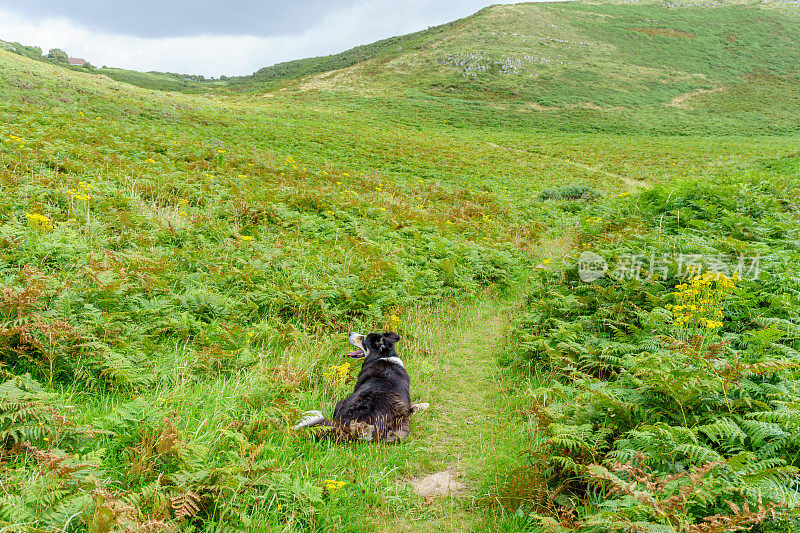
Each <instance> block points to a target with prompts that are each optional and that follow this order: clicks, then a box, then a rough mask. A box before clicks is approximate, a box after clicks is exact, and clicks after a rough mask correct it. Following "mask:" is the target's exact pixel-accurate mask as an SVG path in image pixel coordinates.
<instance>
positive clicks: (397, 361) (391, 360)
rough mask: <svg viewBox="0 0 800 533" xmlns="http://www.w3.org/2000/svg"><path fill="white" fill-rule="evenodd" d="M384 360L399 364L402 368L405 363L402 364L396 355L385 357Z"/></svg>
mask: <svg viewBox="0 0 800 533" xmlns="http://www.w3.org/2000/svg"><path fill="white" fill-rule="evenodd" d="M384 361H386V362H387V363H392V364H395V365H400V366H402V367H403V368H405V367H406V365H404V364H403V361H402V360H401V359H400V358H399V357H397V356H394V357H387V358H386V359H384Z"/></svg>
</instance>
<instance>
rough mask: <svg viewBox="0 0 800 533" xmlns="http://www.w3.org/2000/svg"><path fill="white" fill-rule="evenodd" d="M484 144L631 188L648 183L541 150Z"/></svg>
mask: <svg viewBox="0 0 800 533" xmlns="http://www.w3.org/2000/svg"><path fill="white" fill-rule="evenodd" d="M486 144H488V145H489V146H491V147H492V148H498V149H500V150H506V151H509V152H515V153H518V154H523V155H527V156H536V157H545V158H547V159H552V160H554V161H559V162H561V163H565V164H567V165H572V166H573V167H576V168H580V169H582V170H585V171H587V172H593V173H595V174H601V175H603V176H606V177H608V178H613V179H615V180H619V181H622V182H623V183H625V184H626V185H627V186H629V187H631V188H640V187H647V186H648V184H647V183H646V182H645V181H642V180H637V179H633V178H628V177H626V176H622V175H620V174H615V173H614V172H608V171H607V170H603V169H601V168H600V167H599V166H591V165H585V164H583V163H578V162H577V161H572V160H571V159H564V158H562V157H556V156H553V155H548V154H545V153H543V152H536V151H532V150H520V149H519V148H508V147H506V146H500V145H499V144H495V143H493V142H489V141H486Z"/></svg>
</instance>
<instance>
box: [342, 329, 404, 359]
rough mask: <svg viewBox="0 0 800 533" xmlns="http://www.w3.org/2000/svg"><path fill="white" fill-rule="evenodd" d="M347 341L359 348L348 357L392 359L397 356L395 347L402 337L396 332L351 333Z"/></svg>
mask: <svg viewBox="0 0 800 533" xmlns="http://www.w3.org/2000/svg"><path fill="white" fill-rule="evenodd" d="M347 340H349V341H350V344H352V345H353V346H355V347H356V348H358V349H357V350H356V351H354V352H352V353H349V354H347V357H354V358H361V357H366V358H370V357H372V358H381V357H392V356H394V355H395V351H394V345H395V343H396V342H397V341H399V340H400V335H398V334H397V333H394V332H389V333H378V332H374V333H369V334H367V335H362V334H360V333H353V332H351V333H349V334H348V337H347Z"/></svg>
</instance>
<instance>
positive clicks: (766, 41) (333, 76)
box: [234, 2, 800, 133]
mask: <svg viewBox="0 0 800 533" xmlns="http://www.w3.org/2000/svg"><path fill="white" fill-rule="evenodd" d="M798 13H800V10H798V9H797V6H796V5H794V4H792V3H772V4H770V3H759V4H753V5H751V4H738V3H709V4H708V5H703V4H694V3H693V4H686V5H677V4H662V3H655V2H653V3H636V4H628V3H613V2H608V3H600V4H598V3H590V2H557V3H543V4H542V3H539V4H537V3H530V4H515V5H502V6H492V7H489V8H486V9H484V10H482V11H481V12H479V13H477V14H476V15H474V16H472V17H469V18H466V19H463V20H460V21H456V22H453V23H451V24H448V25H446V26H442V27H439V28H435V29H432V30H429V31H427V32H422V33H420V34H414V35H411V36H407V37H404V38H397V39H396V41H392V42H387V43H386V44H385V45H384V44H382V43H375V44H374V45H370V46H367V47H362V48H360V49H354V50H353V51H350V52H346V53H344V54H339V55H336V56H329V57H327V58H316V59H314V60H313V62H311V63H303V65H304V66H303V67H302V68H300V64H296V65H294V67H293V66H292V65H282V66H276V67H272V68H270V69H263V70H262V71H259V73H256V75H254V76H253V77H249V78H241V79H238V80H237V81H236V83H235V85H234V87H235V88H238V89H239V90H274V89H276V87H279V86H282V88H283V89H284V90H292V91H297V92H303V93H316V92H334V93H336V92H347V93H350V94H352V95H355V96H360V97H377V98H405V99H409V100H412V101H418V100H419V99H421V98H425V97H431V96H433V97H438V98H443V99H447V100H448V101H451V100H452V99H457V100H464V101H473V102H483V103H490V104H492V105H495V106H499V107H501V108H503V109H510V110H513V111H514V112H515V113H517V114H519V113H523V114H525V113H534V114H538V115H539V116H540V117H541V116H545V115H551V116H552V115H559V116H562V117H563V118H564V120H565V121H566V122H567V125H566V127H567V128H571V127H574V124H575V121H574V120H572V119H571V118H572V117H574V116H575V115H576V114H577V115H582V114H583V112H585V111H586V112H588V114H589V115H590V116H598V118H599V120H597V124H598V127H599V128H601V129H607V130H612V131H613V130H619V129H622V130H628V129H630V127H631V124H630V122H631V121H633V122H634V123H635V125H634V126H633V127H636V128H638V127H642V126H643V125H646V124H648V123H652V122H655V123H656V124H658V123H663V127H662V130H663V131H665V132H666V131H672V132H674V131H675V130H676V129H677V130H678V131H684V132H689V131H698V129H699V130H703V129H705V130H706V131H709V132H710V131H715V132H718V133H723V132H732V131H735V130H738V131H741V130H742V128H745V129H748V130H752V129H753V128H758V129H760V130H761V131H764V132H773V133H775V132H787V131H796V130H797V128H798V127H799V126H798V125H799V124H800V116H799V115H798V114H797V109H799V108H800V105H799V104H800V96H798V93H797V91H796V90H795V89H794V88H795V87H796V86H797V83H798V81H800V67H798V65H800V16H799V15H798ZM406 42H407V43H409V44H410V46H407V45H405V43H406ZM396 43H399V44H396ZM395 44H396V45H395ZM309 61H310V60H309ZM356 61H357V62H356ZM351 63H354V64H351ZM321 70H324V72H318V73H315V71H321ZM267 79H268V80H269V83H263V81H264V80H267ZM279 81H280V83H278V82H279ZM632 109H634V110H640V111H643V113H638V114H637V115H636V116H634V115H632V114H631V113H630V110H632ZM584 115H585V114H584ZM720 115H725V117H724V118H722V119H718V118H717V117H718V116H720ZM641 117H647V119H646V120H642V121H639V120H637V118H641ZM583 118H584V116H580V117H579V119H578V121H581V120H583Z"/></svg>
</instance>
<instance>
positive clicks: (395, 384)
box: [296, 332, 413, 442]
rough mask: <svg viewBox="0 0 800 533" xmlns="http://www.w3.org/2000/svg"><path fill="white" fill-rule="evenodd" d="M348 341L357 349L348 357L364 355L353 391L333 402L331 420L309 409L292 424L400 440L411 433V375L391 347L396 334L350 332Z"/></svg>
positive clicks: (358, 436) (345, 436)
mask: <svg viewBox="0 0 800 533" xmlns="http://www.w3.org/2000/svg"><path fill="white" fill-rule="evenodd" d="M349 340H350V342H351V344H353V345H354V346H356V347H357V348H359V351H358V352H354V354H355V355H353V354H351V356H352V357H363V358H364V364H363V366H362V367H361V371H360V372H359V373H358V380H357V381H356V385H355V389H354V390H353V393H352V394H351V395H350V396H348V397H347V398H345V399H344V400H341V401H340V402H339V403H337V404H336V409H335V410H334V412H333V420H328V419H326V418H325V417H324V416H322V413H319V412H311V413H309V414H311V415H313V416H310V417H307V418H306V419H305V420H303V421H302V422H301V423H300V424H298V425H297V426H296V427H297V428H301V427H314V426H327V427H329V428H331V430H330V431H331V432H332V433H334V434H335V435H336V436H337V437H340V438H343V439H356V440H383V441H386V442H398V441H402V440H403V439H405V438H406V437H407V436H408V435H409V434H410V433H411V425H410V423H409V418H410V417H411V413H412V412H413V408H412V405H411V392H410V388H411V378H409V376H408V372H406V369H405V366H404V365H403V362H402V361H401V360H400V358H399V357H398V356H397V352H396V351H395V349H394V345H395V343H396V342H397V341H399V340H400V336H399V335H398V334H397V333H377V332H375V333H370V334H369V335H366V336H364V335H359V334H357V333H351V334H350V335H349Z"/></svg>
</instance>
